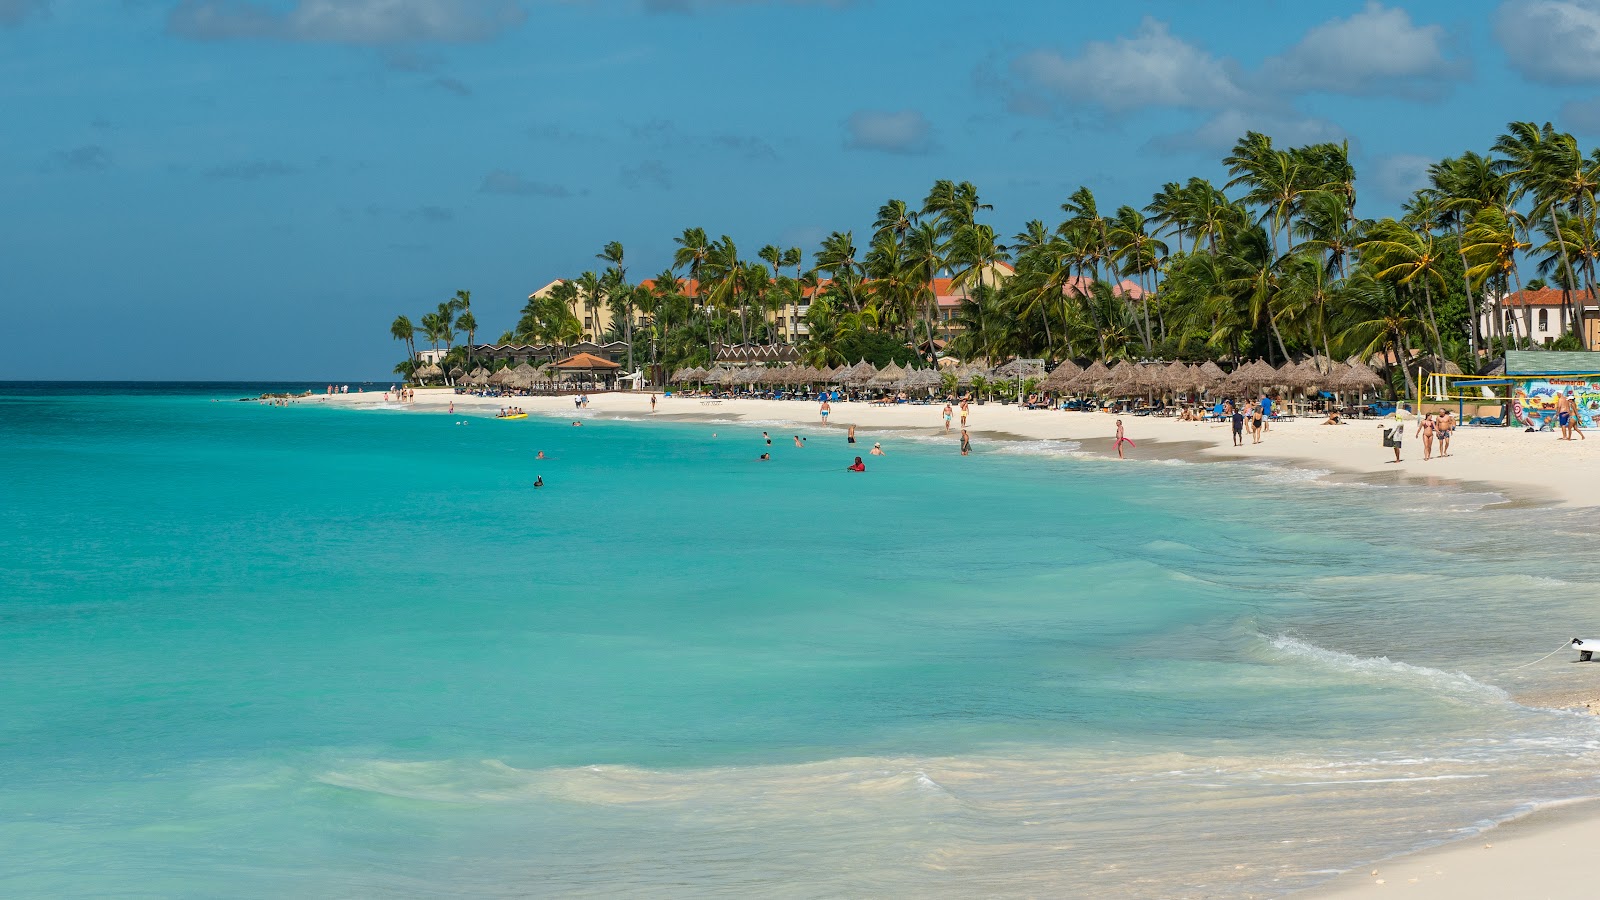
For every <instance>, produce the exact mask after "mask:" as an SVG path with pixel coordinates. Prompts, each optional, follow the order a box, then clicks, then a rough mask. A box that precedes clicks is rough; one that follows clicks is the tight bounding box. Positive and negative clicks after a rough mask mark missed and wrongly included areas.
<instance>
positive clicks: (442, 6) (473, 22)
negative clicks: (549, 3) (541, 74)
mask: <svg viewBox="0 0 1600 900" xmlns="http://www.w3.org/2000/svg"><path fill="white" fill-rule="evenodd" d="M525 18H527V13H526V12H525V11H524V10H523V9H522V6H521V4H519V3H517V2H516V0H296V2H295V3H294V4H293V5H292V6H290V7H289V8H288V9H282V8H279V7H276V6H270V5H268V4H266V3H258V2H252V0H183V2H182V3H179V4H178V6H177V7H176V8H174V9H173V11H172V13H171V15H170V16H168V18H167V29H168V30H169V31H171V32H172V33H173V34H177V35H181V36H183V37H187V38H194V39H197V40H228V39H237V38H251V39H266V40H285V41H309V42H322V43H337V44H403V43H421V42H441V43H470V42H474V41H486V40H489V39H491V38H493V37H495V36H497V35H498V34H500V33H501V32H502V31H505V30H507V29H510V28H514V27H516V26H518V25H521V24H522V22H523V20H524V19H525Z"/></svg>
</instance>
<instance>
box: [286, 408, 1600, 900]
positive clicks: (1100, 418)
mask: <svg viewBox="0 0 1600 900" xmlns="http://www.w3.org/2000/svg"><path fill="white" fill-rule="evenodd" d="M657 396H658V406H657V411H656V412H654V413H652V412H651V411H650V407H649V394H648V392H642V393H606V394H595V395H593V396H592V397H591V398H590V399H591V403H590V407H589V408H588V409H587V410H581V411H576V410H573V409H572V408H571V407H570V406H569V405H568V404H570V403H571V401H572V398H571V397H567V396H559V397H517V398H501V397H474V396H471V395H458V394H455V393H454V392H453V391H451V390H449V389H424V390H419V391H417V394H416V400H415V401H414V402H412V403H408V404H405V405H404V406H403V407H402V406H400V405H399V404H398V403H393V402H391V403H387V404H386V403H385V402H384V400H383V394H382V393H381V392H379V393H376V394H373V393H366V394H341V395H334V396H326V395H315V396H312V397H308V398H301V399H297V400H295V401H293V402H295V403H306V404H322V405H326V406H330V407H340V408H348V409H362V408H388V409H394V410H396V411H417V412H429V413H443V412H446V411H447V410H448V409H449V408H450V405H451V404H452V403H454V405H455V411H456V413H457V414H460V415H464V416H465V415H470V416H474V417H483V416H492V415H493V413H495V412H496V411H498V410H499V409H500V408H501V407H502V406H506V405H515V406H518V407H520V408H522V409H523V410H525V411H527V412H528V413H529V414H530V415H537V416H541V417H548V418H554V419H568V420H571V419H580V420H587V421H594V420H605V419H618V420H626V421H629V422H646V421H649V420H651V419H660V420H662V421H664V422H670V423H674V424H695V423H727V424H729V425H732V426H736V427H746V428H760V427H761V426H763V425H766V426H768V429H769V430H770V428H771V427H772V426H773V424H774V423H779V424H781V426H782V427H795V428H799V429H803V430H804V431H805V432H806V433H810V434H815V433H817V432H819V431H824V430H825V431H833V432H842V431H843V430H844V429H845V427H847V426H848V425H850V424H855V425H856V426H857V429H858V432H859V433H860V434H861V435H862V437H863V439H864V440H865V441H866V446H868V447H870V446H871V443H872V441H873V440H877V439H878V438H877V437H875V435H882V434H885V433H894V432H898V433H902V434H903V433H907V432H911V433H915V434H917V435H918V437H919V438H924V439H925V438H927V437H934V438H939V437H943V436H946V435H945V433H944V429H943V425H942V422H941V421H940V412H941V409H942V404H940V405H930V406H917V405H903V406H889V407H874V406H869V405H867V404H864V403H855V402H843V403H839V404H835V405H834V407H833V414H832V417H831V418H832V421H831V422H830V424H829V425H827V426H824V425H822V424H821V422H820V419H819V417H818V406H817V404H816V403H815V402H808V401H793V400H789V401H777V400H723V401H720V402H718V403H715V404H707V403H702V398H680V397H672V398H667V397H664V396H661V395H657ZM957 415H959V411H957ZM1117 418H1119V417H1118V416H1115V415H1108V414H1104V413H1078V412H1059V411H1051V410H1023V409H1019V408H1017V407H1015V406H1006V405H1001V404H998V403H989V404H984V405H981V406H980V405H973V406H972V407H971V417H970V419H969V426H968V430H969V431H970V432H971V434H972V435H973V437H974V441H975V443H977V444H978V445H979V449H980V450H981V449H982V443H983V442H986V441H988V442H993V441H1036V440H1050V441H1064V442H1071V443H1072V444H1074V445H1075V447H1074V450H1075V452H1077V453H1081V454H1084V455H1086V456H1093V457H1096V458H1101V459H1115V455H1116V454H1115V451H1114V449H1113V448H1112V440H1113V435H1114V432H1115V422H1116V420H1117ZM1120 418H1122V419H1123V422H1124V425H1125V426H1126V428H1127V433H1128V436H1129V437H1130V438H1133V439H1134V440H1135V441H1136V442H1137V447H1136V448H1135V449H1134V450H1131V451H1129V457H1128V458H1129V461H1130V462H1134V461H1141V460H1142V461H1146V462H1149V461H1163V460H1177V461H1182V462H1189V463H1229V462H1242V463H1245V464H1247V465H1262V464H1267V465H1272V466H1280V467H1283V468H1285V469H1300V470H1303V471H1309V472H1314V473H1316V474H1315V480H1322V481H1327V482H1331V483H1353V484H1364V485H1370V486H1375V487H1385V486H1388V487H1401V486H1410V487H1430V488H1439V489H1443V490H1448V491H1452V492H1458V493H1461V494H1463V495H1477V496H1486V495H1487V497H1491V498H1494V499H1488V501H1487V502H1485V503H1483V504H1482V507H1483V508H1499V509H1508V508H1561V507H1567V508H1588V507H1600V472H1596V471H1595V470H1594V468H1593V467H1592V466H1591V465H1589V462H1590V461H1589V457H1588V453H1587V452H1585V451H1586V450H1587V448H1586V447H1585V446H1584V444H1583V442H1572V443H1566V442H1560V441H1557V440H1556V436H1555V435H1553V434H1546V433H1538V434H1527V433H1525V432H1523V431H1521V430H1520V429H1517V430H1513V429H1507V428H1459V429H1457V432H1456V440H1455V441H1454V442H1453V444H1454V446H1453V447H1452V455H1451V456H1450V457H1445V458H1439V457H1437V456H1436V457H1435V458H1434V459H1433V460H1431V461H1424V460H1423V459H1422V457H1421V445H1420V442H1417V441H1415V440H1412V439H1408V440H1407V441H1406V444H1405V448H1404V454H1403V459H1404V462H1402V463H1400V464H1399V465H1396V464H1394V463H1393V462H1392V461H1391V462H1384V459H1383V455H1384V454H1385V453H1386V452H1387V451H1385V450H1384V449H1383V448H1382V447H1381V445H1380V442H1379V429H1380V425H1379V422H1378V420H1355V421H1351V422H1349V423H1347V424H1344V425H1340V426H1324V425H1321V424H1320V423H1321V421H1322V417H1320V416H1317V417H1305V418H1300V419H1296V420H1291V421H1281V422H1275V423H1273V424H1272V426H1271V428H1270V429H1269V430H1268V431H1267V433H1266V435H1265V437H1264V439H1263V442H1262V443H1261V444H1258V445H1252V444H1250V443H1249V438H1248V435H1247V436H1246V443H1245V444H1244V446H1242V447H1234V446H1232V441H1231V436H1230V430H1229V429H1228V428H1227V427H1226V426H1224V425H1220V424H1213V423H1196V422H1180V421H1176V420H1173V419H1155V418H1149V417H1143V418H1141V417H1137V416H1121V417H1120ZM508 424H509V423H508ZM1413 427H1414V425H1413ZM1408 430H1409V429H1408ZM959 433H960V431H959V428H953V429H952V430H951V431H950V432H949V433H948V435H947V437H948V440H949V442H950V444H951V451H952V452H954V450H955V444H956V441H957V438H958V436H959ZM888 440H892V437H889V438H887V439H886V442H887V441H888ZM1595 452H1596V453H1600V445H1597V449H1596V450H1595ZM1506 471H1513V472H1517V473H1518V474H1519V475H1520V476H1522V477H1511V478H1508V477H1505V476H1504V474H1503V473H1504V472H1506ZM1596 698H1600V690H1596V691H1588V690H1584V691H1581V692H1580V691H1572V692H1550V691H1545V692H1543V693H1528V694H1523V695H1522V696H1518V697H1516V700H1517V702H1520V703H1524V704H1525V705H1535V706H1548V707H1551V708H1562V709H1578V710H1582V709H1584V708H1585V707H1587V708H1588V711H1590V712H1595V711H1600V699H1596ZM1597 842H1600V798H1573V799H1570V800H1563V801H1555V802H1550V803H1544V804H1541V805H1538V806H1536V807H1534V808H1532V809H1529V810H1527V811H1524V812H1513V813H1511V814H1510V816H1509V818H1507V819H1505V820H1503V821H1500V822H1497V823H1493V824H1488V825H1487V827H1485V828H1484V829H1483V830H1482V831H1476V832H1471V833H1467V834H1463V835H1461V836H1460V837H1458V838H1455V839H1452V840H1449V841H1448V842H1446V843H1443V844H1438V845H1434V846H1431V847H1427V848H1424V849H1421V850H1415V851H1410V852H1407V853H1403V854H1400V855H1397V856H1394V857H1389V858H1386V859H1384V860H1381V861H1379V862H1376V863H1370V864H1366V865H1362V866H1360V867H1358V868H1356V869H1352V870H1350V871H1346V872H1344V873H1341V874H1339V875H1335V876H1333V877H1332V878H1330V879H1329V880H1328V881H1326V882H1324V883H1323V884H1321V885H1318V886H1315V887H1312V888H1309V889H1306V890H1304V891H1299V892H1297V893H1296V894H1295V896H1304V897H1308V898H1330V900H1340V898H1354V897H1368V896H1382V895H1384V894H1385V893H1389V894H1392V893H1396V892H1398V893H1400V894H1403V895H1405V896H1409V897H1418V898H1430V900H1431V898H1445V897H1450V898H1456V900H1459V898H1472V897H1484V898H1490V897H1493V898H1499V897H1509V896H1555V892H1556V890H1557V888H1558V887H1559V888H1560V889H1562V890H1563V891H1566V890H1570V889H1571V885H1572V884H1573V883H1574V882H1577V881H1581V879H1582V878H1583V877H1584V875H1586V874H1587V870H1588V863H1589V859H1590V857H1591V856H1592V850H1591V849H1590V848H1592V847H1593V846H1594V845H1595V844H1596V843H1597ZM1485 845H1488V848H1487V849H1486V848H1485ZM1373 872H1376V873H1377V874H1371V873H1373Z"/></svg>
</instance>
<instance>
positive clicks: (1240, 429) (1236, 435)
mask: <svg viewBox="0 0 1600 900" xmlns="http://www.w3.org/2000/svg"><path fill="white" fill-rule="evenodd" d="M1228 410H1229V412H1228V418H1229V419H1230V420H1231V421H1232V423H1233V445H1234V446H1235V447H1243V446H1244V413H1243V412H1241V411H1240V410H1239V409H1238V408H1237V407H1235V406H1233V405H1232V404H1229V405H1228Z"/></svg>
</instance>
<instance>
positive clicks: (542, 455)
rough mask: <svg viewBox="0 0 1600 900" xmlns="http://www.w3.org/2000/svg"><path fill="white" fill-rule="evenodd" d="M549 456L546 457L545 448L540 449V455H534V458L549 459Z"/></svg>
mask: <svg viewBox="0 0 1600 900" xmlns="http://www.w3.org/2000/svg"><path fill="white" fill-rule="evenodd" d="M547 458H548V457H546V456H545V455H544V451H543V450H540V451H539V455H538V456H535V457H534V459H547Z"/></svg>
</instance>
